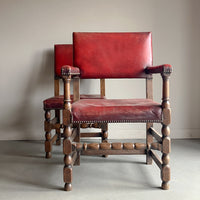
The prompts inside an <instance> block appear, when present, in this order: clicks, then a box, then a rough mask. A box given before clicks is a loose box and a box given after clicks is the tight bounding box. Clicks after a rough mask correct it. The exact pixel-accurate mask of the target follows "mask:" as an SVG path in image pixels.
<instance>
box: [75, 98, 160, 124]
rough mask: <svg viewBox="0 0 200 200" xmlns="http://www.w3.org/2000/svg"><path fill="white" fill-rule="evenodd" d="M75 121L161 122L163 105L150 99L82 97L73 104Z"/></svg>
mask: <svg viewBox="0 0 200 200" xmlns="http://www.w3.org/2000/svg"><path fill="white" fill-rule="evenodd" d="M72 113H73V122H78V123H82V122H88V123H89V122H111V123H112V122H148V121H149V122H161V121H162V109H161V105H160V104H158V103H156V102H154V101H152V100H150V99H82V100H80V101H77V102H75V103H73V104H72Z"/></svg>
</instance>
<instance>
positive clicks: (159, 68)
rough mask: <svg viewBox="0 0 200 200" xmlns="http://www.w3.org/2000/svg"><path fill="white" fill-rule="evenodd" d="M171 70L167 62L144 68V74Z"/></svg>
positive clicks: (168, 72) (164, 72)
mask: <svg viewBox="0 0 200 200" xmlns="http://www.w3.org/2000/svg"><path fill="white" fill-rule="evenodd" d="M171 72H172V66H171V65H168V64H164V65H159V66H153V67H146V68H145V73H146V74H156V73H160V74H170V73H171Z"/></svg>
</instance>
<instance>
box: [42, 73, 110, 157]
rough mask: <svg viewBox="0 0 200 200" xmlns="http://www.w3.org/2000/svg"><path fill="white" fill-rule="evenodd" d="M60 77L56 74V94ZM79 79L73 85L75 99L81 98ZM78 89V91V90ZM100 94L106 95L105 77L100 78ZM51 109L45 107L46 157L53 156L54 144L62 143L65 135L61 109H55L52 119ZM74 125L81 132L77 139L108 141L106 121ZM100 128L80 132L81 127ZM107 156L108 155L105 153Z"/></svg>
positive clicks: (57, 93) (57, 94) (58, 90)
mask: <svg viewBox="0 0 200 200" xmlns="http://www.w3.org/2000/svg"><path fill="white" fill-rule="evenodd" d="M60 79H61V77H58V76H56V74H55V76H54V96H55V97H56V96H59V95H60ZM77 81H78V80H77V79H76V78H75V79H74V87H73V94H74V101H76V99H77V98H79V95H78V94H79V84H77ZM77 90H78V91H77ZM100 96H101V97H102V98H103V97H105V79H100ZM51 110H53V109H45V121H44V131H45V139H46V140H45V152H46V158H51V152H52V145H53V143H54V142H56V145H60V144H61V138H63V137H64V134H63V131H62V130H63V129H64V125H63V123H61V117H62V116H61V110H59V109H54V111H55V117H54V118H52V119H51ZM73 126H74V127H76V129H77V130H78V132H79V134H78V135H79V136H77V137H76V139H75V140H76V141H80V137H101V138H102V142H107V138H108V132H107V131H108V126H107V124H106V123H105V124H104V125H103V126H99V125H98V124H93V123H91V124H87V123H84V124H80V125H79V124H74V125H73ZM89 127H90V128H91V127H93V128H100V129H101V132H88V133H80V128H89ZM52 130H55V134H54V135H53V136H52V135H51V131H52ZM104 157H107V155H104Z"/></svg>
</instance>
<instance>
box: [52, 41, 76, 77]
mask: <svg viewBox="0 0 200 200" xmlns="http://www.w3.org/2000/svg"><path fill="white" fill-rule="evenodd" d="M54 59H55V60H54V62H55V63H54V64H55V65H54V66H55V75H56V76H57V77H61V67H62V66H64V65H71V66H72V65H73V45H72V44H56V45H55V46H54Z"/></svg>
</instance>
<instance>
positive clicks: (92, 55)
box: [73, 32, 152, 78]
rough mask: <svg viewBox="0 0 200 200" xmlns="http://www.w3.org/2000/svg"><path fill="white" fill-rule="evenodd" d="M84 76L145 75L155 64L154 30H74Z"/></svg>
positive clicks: (76, 63) (76, 54)
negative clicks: (81, 31)
mask: <svg viewBox="0 0 200 200" xmlns="http://www.w3.org/2000/svg"><path fill="white" fill-rule="evenodd" d="M73 44H74V45H73V47H74V66H76V67H78V68H80V71H81V78H144V77H146V76H147V75H146V73H145V72H144V68H146V67H147V66H152V45H151V33H149V32H144V33H73Z"/></svg>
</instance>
